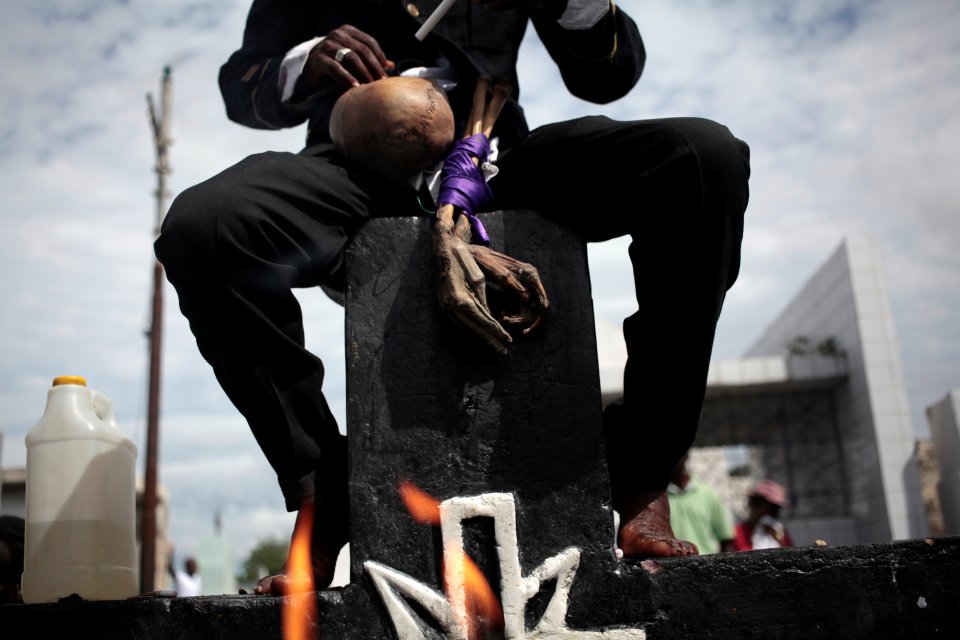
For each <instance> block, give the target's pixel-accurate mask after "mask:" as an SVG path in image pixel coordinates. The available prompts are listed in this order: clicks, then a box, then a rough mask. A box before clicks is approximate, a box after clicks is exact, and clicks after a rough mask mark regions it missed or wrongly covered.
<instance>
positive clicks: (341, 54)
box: [333, 47, 353, 62]
mask: <svg viewBox="0 0 960 640" xmlns="http://www.w3.org/2000/svg"><path fill="white" fill-rule="evenodd" d="M352 51H353V49H348V48H347V47H341V48H339V49H337V52H336V53H335V54H334V56H333V59H334V60H336V61H337V62H343V59H344V58H346V57H347V54H348V53H351V52H352Z"/></svg>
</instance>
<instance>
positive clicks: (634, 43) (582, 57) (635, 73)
mask: <svg viewBox="0 0 960 640" xmlns="http://www.w3.org/2000/svg"><path fill="white" fill-rule="evenodd" d="M598 2H599V3H602V4H607V7H606V11H604V8H603V7H599V8H597V3H598ZM557 8H562V9H564V11H563V13H561V14H560V16H559V18H558V16H557V13H558V12H557ZM578 10H579V14H578V13H577V11H578ZM598 13H600V14H601V17H600V18H599V20H597V21H596V22H595V23H594V24H593V25H592V26H585V25H584V20H586V21H587V23H589V21H590V20H592V19H594V18H595V17H596V15H597V14H598ZM531 19H532V21H533V25H534V27H535V28H536V30H537V33H538V34H539V36H540V40H541V41H542V42H543V44H544V46H545V47H546V49H547V52H549V54H550V57H551V58H553V60H554V62H556V64H557V67H558V68H559V69H560V75H561V76H562V78H563V81H564V84H566V86H567V89H568V90H569V91H570V93H572V94H573V95H575V96H576V97H578V98H581V99H583V100H588V101H590V102H595V103H606V102H612V101H614V100H617V99H619V98H622V97H623V96H625V95H626V94H627V93H628V92H629V91H630V90H631V89H632V88H633V87H634V85H636V83H637V80H639V79H640V74H641V72H642V71H643V65H644V62H645V60H646V52H645V50H644V47H643V41H642V40H641V38H640V32H639V30H638V29H637V25H636V24H635V23H634V22H633V20H632V19H631V18H630V17H629V16H628V15H627V14H626V13H624V12H623V11H622V10H620V8H618V7H616V6H615V5H614V3H613V2H611V1H610V0H567V2H566V3H563V2H561V6H559V7H551V6H548V7H546V8H544V9H543V10H532V11H531Z"/></svg>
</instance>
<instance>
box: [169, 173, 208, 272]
mask: <svg viewBox="0 0 960 640" xmlns="http://www.w3.org/2000/svg"><path fill="white" fill-rule="evenodd" d="M218 191H219V190H218V189H217V188H216V187H212V188H211V187H210V186H208V183H201V184H199V185H196V186H193V187H190V188H189V189H186V190H185V191H183V192H182V193H180V194H179V195H178V196H177V197H176V198H175V199H174V200H173V202H172V203H171V204H170V208H169V210H168V211H167V215H166V216H165V217H164V220H163V225H162V226H161V229H160V237H159V238H157V240H156V242H155V243H154V251H155V253H156V255H157V259H158V260H159V261H160V262H161V263H162V264H163V265H164V268H165V269H166V270H167V272H168V273H169V274H176V273H177V272H178V271H179V269H180V267H183V268H185V269H188V270H189V269H195V268H197V267H198V266H200V265H199V264H198V262H200V261H206V260H209V259H211V258H212V256H213V255H214V253H215V245H216V238H217V209H218V207H219V204H218V201H219V195H221V194H218V193H217V192H218Z"/></svg>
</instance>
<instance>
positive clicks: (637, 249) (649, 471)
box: [492, 117, 749, 557]
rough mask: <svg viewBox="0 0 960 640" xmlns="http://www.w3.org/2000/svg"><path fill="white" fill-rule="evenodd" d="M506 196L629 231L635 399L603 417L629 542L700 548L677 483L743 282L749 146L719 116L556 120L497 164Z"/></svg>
mask: <svg viewBox="0 0 960 640" xmlns="http://www.w3.org/2000/svg"><path fill="white" fill-rule="evenodd" d="M499 165H500V168H501V174H500V175H499V176H498V177H497V178H496V179H495V180H494V182H493V183H492V184H493V188H494V191H495V193H496V195H497V199H498V204H499V205H501V206H504V207H528V208H531V209H534V210H537V211H539V212H541V213H542V214H544V215H547V216H550V217H552V218H553V219H555V220H557V221H559V222H562V223H563V224H566V225H568V226H570V227H572V228H574V229H576V230H577V231H578V232H579V233H581V234H582V236H583V237H584V238H585V239H586V240H596V241H602V240H607V239H610V238H613V237H618V236H622V235H626V234H629V235H630V236H631V237H632V239H633V242H632V244H631V245H630V258H631V261H632V264H633V275H634V281H635V286H636V295H637V301H638V306H639V310H638V311H637V313H635V314H634V315H633V316H631V317H630V318H627V319H626V320H625V321H624V326H623V330H624V338H625V340H626V344H627V353H628V361H627V365H626V368H625V371H624V398H623V402H622V403H620V404H615V405H612V406H610V407H609V408H608V409H607V411H606V412H605V415H604V427H605V429H606V431H607V442H608V457H609V463H610V473H611V485H612V493H613V501H614V507H615V508H616V509H617V511H618V512H619V513H620V515H621V528H620V534H619V540H620V545H621V548H622V549H623V550H624V552H625V553H626V554H627V555H628V556H634V557H643V556H670V555H687V554H690V553H695V552H696V550H695V547H693V545H691V544H690V543H683V542H681V541H677V540H676V539H675V537H674V535H673V532H672V529H671V528H670V524H669V505H668V504H667V499H666V494H665V489H666V486H667V484H668V482H669V478H670V472H671V470H672V469H673V467H674V465H675V464H676V462H677V460H679V459H680V457H681V456H682V455H683V454H684V452H686V450H687V449H689V447H690V446H691V445H692V443H693V440H694V436H695V435H696V429H697V423H698V420H699V416H700V411H701V408H702V403H703V394H704V391H705V388H706V376H707V369H708V367H709V362H710V352H711V350H712V346H713V336H714V331H715V328H716V322H717V319H718V316H719V313H720V308H721V306H722V304H723V298H724V294H725V292H726V290H727V289H728V288H729V287H730V286H731V285H732V284H733V281H734V280H735V279H736V276H737V272H738V269H739V261H740V258H739V256H740V241H741V237H742V233H743V213H744V210H745V208H746V203H747V179H748V177H749V151H748V149H747V146H746V145H745V144H744V143H743V142H741V141H740V140H737V139H736V138H734V137H733V136H732V135H731V134H730V132H729V131H728V130H727V129H726V128H725V127H722V126H720V125H717V124H716V123H713V122H710V121H707V120H701V119H695V118H680V119H666V120H656V121H642V122H614V121H611V120H609V119H607V118H602V117H599V118H583V119H580V120H575V121H572V122H566V123H558V124H555V125H548V126H546V127H542V128H540V129H537V130H536V131H534V132H533V133H532V134H531V135H530V137H529V138H528V139H527V140H526V141H524V142H523V143H521V144H520V145H519V146H518V147H516V148H515V149H512V150H511V151H509V152H508V153H507V154H505V157H504V158H503V160H502V161H501V162H500V163H499Z"/></svg>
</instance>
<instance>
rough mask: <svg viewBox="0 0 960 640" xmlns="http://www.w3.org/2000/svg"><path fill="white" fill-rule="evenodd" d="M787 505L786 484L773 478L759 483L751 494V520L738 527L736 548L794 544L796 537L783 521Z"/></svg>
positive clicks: (747, 549)
mask: <svg viewBox="0 0 960 640" xmlns="http://www.w3.org/2000/svg"><path fill="white" fill-rule="evenodd" d="M787 504H788V501H787V490H786V489H784V488H783V485H781V484H780V483H778V482H774V481H773V480H761V481H760V482H758V483H757V485H756V486H755V487H754V488H753V491H751V492H750V495H749V496H748V497H747V508H748V509H749V514H748V515H747V519H746V520H744V521H743V522H741V523H739V524H738V525H737V527H736V535H735V537H734V539H733V546H734V551H750V550H752V549H779V548H781V547H792V546H793V540H792V539H791V538H790V534H789V533H788V532H787V528H786V527H785V526H784V525H783V522H781V521H780V511H781V510H782V509H784V508H785V507H786V506H787Z"/></svg>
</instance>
